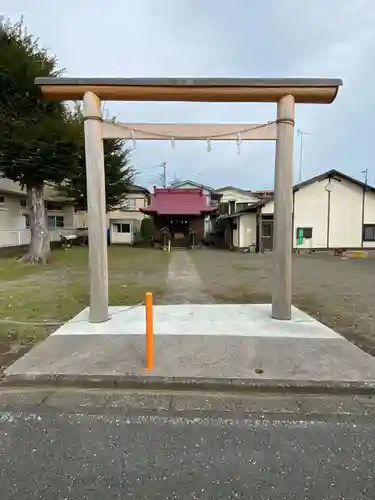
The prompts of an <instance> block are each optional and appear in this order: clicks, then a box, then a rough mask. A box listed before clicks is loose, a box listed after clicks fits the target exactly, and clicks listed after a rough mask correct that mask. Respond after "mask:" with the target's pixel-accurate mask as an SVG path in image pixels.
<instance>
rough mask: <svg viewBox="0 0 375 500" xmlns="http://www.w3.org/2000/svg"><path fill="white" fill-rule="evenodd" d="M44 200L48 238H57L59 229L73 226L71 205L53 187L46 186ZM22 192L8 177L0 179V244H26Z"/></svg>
mask: <svg viewBox="0 0 375 500" xmlns="http://www.w3.org/2000/svg"><path fill="white" fill-rule="evenodd" d="M44 199H45V203H46V210H47V227H48V230H49V235H50V240H51V241H59V240H60V233H61V232H69V230H71V229H72V228H73V226H74V206H73V203H72V202H71V201H69V200H67V199H66V198H65V197H63V196H61V195H59V193H57V191H56V190H54V189H53V188H51V187H48V186H46V187H45V189H44ZM29 222H30V221H29V214H28V209H27V202H26V191H25V189H23V188H21V186H20V185H19V184H18V183H16V182H13V181H12V180H10V179H4V178H0V247H13V246H20V245H28V244H29V243H30V224H29Z"/></svg>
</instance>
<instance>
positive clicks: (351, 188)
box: [329, 179, 363, 248]
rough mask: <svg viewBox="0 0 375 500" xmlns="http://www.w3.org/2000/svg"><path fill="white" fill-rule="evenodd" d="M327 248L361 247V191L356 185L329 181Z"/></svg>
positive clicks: (343, 181)
mask: <svg viewBox="0 0 375 500" xmlns="http://www.w3.org/2000/svg"><path fill="white" fill-rule="evenodd" d="M331 186H332V191H331V210H330V225H329V228H330V231H329V233H330V234H329V246H330V247H332V248H335V247H342V248H345V247H349V248H353V247H358V248H360V247H361V242H362V199H363V189H362V187H361V186H358V185H357V184H354V183H351V182H348V181H345V180H342V182H339V181H336V180H334V179H332V180H331Z"/></svg>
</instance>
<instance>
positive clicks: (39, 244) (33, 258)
mask: <svg viewBox="0 0 375 500" xmlns="http://www.w3.org/2000/svg"><path fill="white" fill-rule="evenodd" d="M43 189H44V185H43V184H38V185H36V186H27V205H28V209H29V216H30V232H31V241H30V246H29V250H28V252H27V254H26V255H24V256H23V257H22V260H23V261H24V262H28V263H30V264H46V263H47V261H48V257H49V254H50V252H51V246H50V241H49V234H48V229H47V217H46V210H45V206H44V198H43Z"/></svg>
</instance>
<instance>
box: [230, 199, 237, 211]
mask: <svg viewBox="0 0 375 500" xmlns="http://www.w3.org/2000/svg"><path fill="white" fill-rule="evenodd" d="M235 212H236V202H235V200H230V201H229V213H230V214H234V213H235Z"/></svg>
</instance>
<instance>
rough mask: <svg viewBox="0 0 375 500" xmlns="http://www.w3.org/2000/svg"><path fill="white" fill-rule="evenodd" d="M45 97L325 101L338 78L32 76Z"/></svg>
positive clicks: (333, 93)
mask: <svg viewBox="0 0 375 500" xmlns="http://www.w3.org/2000/svg"><path fill="white" fill-rule="evenodd" d="M35 84H36V85H37V86H38V87H40V89H41V91H42V93H43V94H44V95H45V96H46V98H49V99H58V100H77V99H78V100H79V99H83V96H84V94H85V93H86V92H93V93H94V94H96V95H97V96H98V97H99V98H100V99H101V100H104V101H107V100H124V101H196V102H278V101H279V100H280V99H281V98H282V97H283V96H285V95H292V96H293V97H294V99H295V102H296V103H316V104H329V103H331V102H333V101H334V99H335V97H336V95H337V92H338V89H339V87H340V86H342V80H341V79H338V78H70V77H67V78H65V77H47V78H44V77H42V78H36V79H35Z"/></svg>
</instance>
